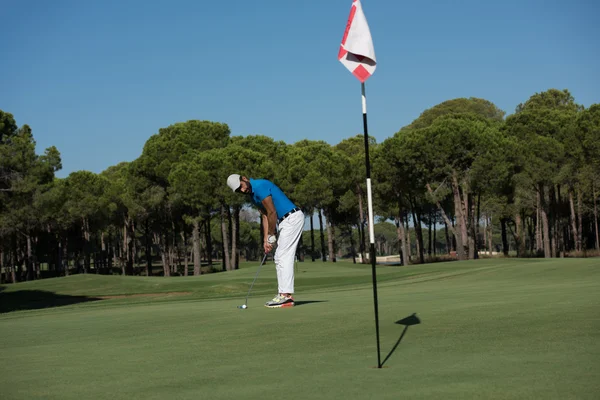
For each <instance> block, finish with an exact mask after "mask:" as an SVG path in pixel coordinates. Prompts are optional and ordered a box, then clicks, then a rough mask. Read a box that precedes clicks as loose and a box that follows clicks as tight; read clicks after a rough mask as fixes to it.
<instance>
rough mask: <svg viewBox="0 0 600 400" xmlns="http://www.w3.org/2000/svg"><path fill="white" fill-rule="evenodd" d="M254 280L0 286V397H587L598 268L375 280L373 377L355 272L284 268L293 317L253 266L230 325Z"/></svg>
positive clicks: (591, 391)
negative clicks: (291, 280)
mask: <svg viewBox="0 0 600 400" xmlns="http://www.w3.org/2000/svg"><path fill="white" fill-rule="evenodd" d="M257 266H258V264H256V263H255V264H253V265H249V266H248V267H247V268H243V269H241V270H239V271H233V272H228V273H220V274H213V275H207V276H201V277H188V278H183V277H182V278H140V277H118V276H95V275H88V276H83V275H77V276H71V277H68V278H57V279H48V280H43V281H37V282H28V283H22V284H17V285H8V286H0V289H1V291H0V304H1V307H2V311H1V312H2V313H1V314H0V354H2V359H3V362H2V363H0V387H1V388H2V396H1V397H2V398H3V399H111V400H115V399H202V398H206V399H232V398H243V399H265V398H279V397H285V398H288V399H309V398H311V399H321V398H323V399H338V398H345V399H368V398H377V399H398V398H410V399H438V398H439V399H467V398H482V399H527V398H530V399H597V398H599V397H600V363H599V362H598V360H600V311H599V310H600V260H598V259H583V260H578V259H555V260H538V259H528V260H515V259H488V260H479V261H469V262H454V263H440V264H435V265H421V266H411V267H379V268H378V280H379V306H380V328H381V356H382V359H386V361H385V364H384V368H383V369H377V368H374V367H375V366H376V364H377V352H376V342H375V328H374V320H373V293H372V290H371V284H370V282H371V271H370V266H362V265H352V264H349V263H337V264H331V263H325V264H323V263H314V264H313V263H311V262H305V263H299V264H298V273H297V279H296V286H297V295H296V297H297V300H298V301H299V306H297V307H294V308H292V309H283V310H270V309H266V308H264V307H262V303H263V302H264V301H265V300H267V299H268V298H269V297H270V296H271V295H272V294H273V293H274V287H275V278H274V275H275V272H274V267H273V265H272V264H270V265H266V266H265V267H263V271H262V272H261V276H260V277H259V279H258V281H257V284H256V285H255V291H254V294H253V296H252V297H251V299H250V301H249V306H250V307H249V309H248V310H239V309H237V308H236V306H237V305H239V304H241V303H242V302H243V299H244V297H245V295H246V291H247V289H248V285H249V284H250V283H251V282H252V279H253V278H254V274H255V272H256V268H257ZM181 292H185V294H182V293H181ZM174 293H175V294H174ZM133 295H145V296H133ZM36 296H37V297H36ZM104 296H119V297H118V298H112V299H106V300H95V299H100V298H102V297H104ZM52 302H54V303H53V304H52ZM47 305H52V306H53V307H51V308H44V307H45V306H47ZM413 313H416V316H417V317H418V318H419V319H420V322H421V323H420V324H417V325H411V326H405V325H399V324H396V323H395V322H396V321H398V320H400V319H403V318H404V317H407V316H410V315H412V314H413ZM413 322H414V319H413Z"/></svg>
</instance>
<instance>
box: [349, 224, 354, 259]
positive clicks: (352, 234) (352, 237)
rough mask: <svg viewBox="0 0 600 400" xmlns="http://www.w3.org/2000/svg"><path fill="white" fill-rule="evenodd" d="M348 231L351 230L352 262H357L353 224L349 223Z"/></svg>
mask: <svg viewBox="0 0 600 400" xmlns="http://www.w3.org/2000/svg"><path fill="white" fill-rule="evenodd" d="M348 232H350V249H351V250H352V264H356V248H355V245H354V232H352V225H350V224H349V225H348Z"/></svg>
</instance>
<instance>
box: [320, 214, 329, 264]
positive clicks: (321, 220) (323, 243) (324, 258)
mask: <svg viewBox="0 0 600 400" xmlns="http://www.w3.org/2000/svg"><path fill="white" fill-rule="evenodd" d="M319 229H320V230H321V260H322V261H323V262H325V261H327V255H326V252H325V235H324V233H323V212H322V210H321V209H320V208H319Z"/></svg>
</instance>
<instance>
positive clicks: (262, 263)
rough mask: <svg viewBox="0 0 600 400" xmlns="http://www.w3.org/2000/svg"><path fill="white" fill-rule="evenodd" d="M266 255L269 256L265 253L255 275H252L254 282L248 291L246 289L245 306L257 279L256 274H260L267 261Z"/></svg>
mask: <svg viewBox="0 0 600 400" xmlns="http://www.w3.org/2000/svg"><path fill="white" fill-rule="evenodd" d="M268 255H269V253H265V256H264V257H263V259H262V262H261V263H260V265H259V266H258V270H257V271H256V275H254V280H253V281H252V284H251V285H250V289H248V294H246V302H245V303H244V304H245V305H246V306H247V305H248V297H249V296H250V292H251V291H252V287H253V286H254V282H256V278H258V274H259V272H260V269H261V268H262V266H263V265H264V264H265V261H266V260H267V256H268Z"/></svg>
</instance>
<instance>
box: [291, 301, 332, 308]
mask: <svg viewBox="0 0 600 400" xmlns="http://www.w3.org/2000/svg"><path fill="white" fill-rule="evenodd" d="M326 302H327V300H306V301H294V307H298V306H303V305H305V304H311V303H326Z"/></svg>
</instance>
